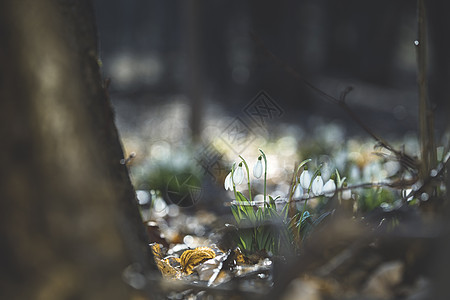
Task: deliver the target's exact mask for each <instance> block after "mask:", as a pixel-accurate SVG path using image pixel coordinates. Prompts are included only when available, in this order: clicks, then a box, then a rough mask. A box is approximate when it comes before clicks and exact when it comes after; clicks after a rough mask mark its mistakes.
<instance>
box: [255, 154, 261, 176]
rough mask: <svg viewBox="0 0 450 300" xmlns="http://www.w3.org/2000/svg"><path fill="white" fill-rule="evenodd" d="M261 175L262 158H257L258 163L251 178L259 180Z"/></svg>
mask: <svg viewBox="0 0 450 300" xmlns="http://www.w3.org/2000/svg"><path fill="white" fill-rule="evenodd" d="M262 174H263V164H262V157H261V156H260V157H258V161H257V162H256V164H255V166H254V167H253V176H255V178H261V176H262Z"/></svg>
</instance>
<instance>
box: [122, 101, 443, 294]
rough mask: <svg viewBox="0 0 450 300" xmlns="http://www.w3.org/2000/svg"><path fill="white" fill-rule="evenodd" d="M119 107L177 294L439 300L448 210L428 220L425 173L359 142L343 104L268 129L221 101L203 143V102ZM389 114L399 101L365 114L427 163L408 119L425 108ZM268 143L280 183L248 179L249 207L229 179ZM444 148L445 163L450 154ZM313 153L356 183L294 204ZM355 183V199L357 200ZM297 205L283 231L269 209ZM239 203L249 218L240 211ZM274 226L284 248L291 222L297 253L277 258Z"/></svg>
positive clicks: (243, 188) (147, 215)
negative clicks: (194, 107) (197, 122)
mask: <svg viewBox="0 0 450 300" xmlns="http://www.w3.org/2000/svg"><path fill="white" fill-rule="evenodd" d="M166 100H167V99H166ZM385 100H386V99H385ZM368 103H374V101H369V102H368ZM114 105H115V107H116V117H117V121H118V122H117V124H118V127H119V131H120V133H121V137H122V140H123V143H124V148H125V151H126V154H127V155H129V154H130V153H132V152H134V153H136V157H135V158H134V159H133V161H131V163H130V170H131V175H132V179H133V182H134V185H135V188H136V190H137V196H138V200H139V202H140V204H141V212H142V216H143V219H144V220H145V223H146V224H147V228H148V234H149V238H150V241H151V242H152V244H151V248H152V251H153V253H154V255H155V260H156V262H157V265H158V267H159V268H160V271H161V273H162V274H163V277H164V280H165V281H166V280H167V281H168V282H169V283H166V284H162V285H161V286H162V287H161V289H162V290H163V292H164V293H165V294H166V296H167V297H168V298H170V299H182V298H183V299H184V298H186V299H210V298H208V297H209V296H214V299H222V298H224V299H225V298H227V299H228V297H229V296H230V295H231V296H233V297H234V298H235V299H239V298H249V297H250V298H267V299H279V298H280V299H281V298H282V299H429V296H430V294H431V293H432V284H431V282H432V279H433V278H434V277H433V276H437V275H436V274H433V273H432V272H431V269H432V267H431V266H432V265H433V264H434V263H435V261H434V260H433V259H432V258H433V255H435V254H437V253H438V252H436V247H434V245H435V244H436V243H437V241H438V238H439V237H440V233H441V230H442V227H441V226H440V224H438V223H437V222H432V221H430V219H433V218H435V219H436V220H439V214H435V213H434V212H432V213H429V212H426V213H424V211H423V209H422V208H421V206H422V205H421V204H422V202H424V201H427V200H428V199H425V200H424V199H421V198H420V197H421V196H422V194H415V193H413V194H409V193H410V192H411V189H414V188H417V187H418V186H414V184H415V183H416V182H414V180H413V179H414V178H413V177H414V171H411V170H407V169H405V168H404V166H403V165H402V164H401V162H399V160H398V158H399V157H396V158H395V157H393V155H392V153H389V151H386V149H382V147H381V148H380V147H375V146H376V142H375V141H374V140H372V139H370V137H367V136H366V137H361V135H358V136H355V135H353V133H354V129H351V130H349V129H348V128H349V126H354V125H349V124H352V120H351V119H350V118H348V117H346V116H345V115H344V117H343V118H337V116H336V112H335V110H334V109H333V108H330V107H326V109H323V110H322V111H321V113H320V115H315V114H304V115H303V116H304V117H305V118H303V121H302V122H296V123H294V122H292V120H289V115H287V117H286V119H282V118H281V119H278V120H274V121H275V122H272V123H271V124H267V123H266V124H265V125H264V126H260V125H258V124H256V125H255V124H252V125H250V126H246V125H244V126H242V124H240V123H239V122H240V120H242V119H244V120H245V118H248V117H249V115H243V116H241V115H238V116H233V115H231V114H230V113H229V112H227V111H226V110H224V109H223V107H221V106H220V105H219V104H211V105H208V106H207V107H206V108H205V109H204V119H203V124H204V130H203V131H202V134H201V137H200V140H201V142H200V143H197V144H193V143H192V142H191V131H190V128H189V113H188V112H189V110H190V108H189V105H188V103H187V102H186V99H185V98H184V97H183V96H172V97H169V98H168V100H167V101H163V102H161V103H160V105H158V106H153V105H152V106H151V108H150V107H149V106H148V105H147V104H146V102H145V101H139V102H136V103H134V104H130V103H128V102H126V101H116V102H115V103H114ZM391 106H392V103H391ZM380 107H385V106H383V105H379V106H378V110H377V105H375V106H374V105H372V106H370V105H369V106H367V105H360V106H356V108H357V110H358V111H357V113H358V114H360V115H364V114H365V113H368V112H371V113H372V114H370V117H368V118H365V120H367V121H370V122H373V121H374V120H378V122H381V119H383V121H382V122H383V126H379V127H377V128H376V129H379V130H380V131H382V133H383V134H386V135H387V136H388V137H389V138H390V140H389V142H390V143H392V145H393V146H394V147H396V149H400V150H402V149H406V152H407V154H409V155H410V156H411V157H417V156H418V153H419V145H418V142H417V139H416V137H415V132H414V130H413V129H412V128H411V126H412V125H411V120H408V118H409V117H411V115H413V114H414V113H413V112H411V111H410V110H411V107H408V106H404V105H403V104H396V105H393V106H392V107H393V108H395V109H396V110H395V109H394V111H392V110H389V111H386V110H385V109H380ZM342 115H343V113H342ZM330 116H331V117H330ZM387 117H393V120H394V121H392V122H391V123H390V121H388V120H386V118H387ZM346 118H347V119H346ZM362 118H364V117H362ZM405 119H406V121H405V122H406V123H407V124H406V125H405V128H403V131H402V132H401V133H400V134H397V135H396V134H392V132H389V126H396V122H398V121H399V120H405ZM330 120H331V121H330ZM342 120H344V121H342ZM245 123H246V122H244V124H245ZM247 123H250V122H247ZM389 124H391V125H389ZM235 127H236V128H238V131H239V130H240V131H244V134H242V135H243V136H242V137H240V138H239V139H238V140H239V141H236V140H235V139H233V140H230V139H229V138H230V135H231V131H232V129H230V128H235ZM259 148H261V149H263V151H264V153H265V154H266V155H267V162H266V164H267V166H268V171H267V180H266V181H265V180H262V179H257V178H252V179H251V180H250V181H251V183H252V187H251V188H250V190H251V191H252V193H253V201H252V202H251V201H250V200H251V199H250V198H251V196H250V195H249V186H247V184H246V182H247V181H246V180H245V181H244V183H243V184H241V185H237V186H236V189H237V191H239V192H242V195H245V197H246V198H242V199H245V200H242V202H239V199H237V198H239V197H237V198H236V196H237V194H236V193H234V192H233V191H226V190H225V189H224V181H225V177H226V175H227V174H228V172H230V170H231V168H232V164H233V161H234V162H236V163H237V164H239V162H241V161H242V159H243V158H245V160H246V162H248V164H249V168H250V171H249V173H251V170H252V169H253V165H254V163H255V162H257V160H258V157H259V156H260V154H261V152H259V151H258V149H259ZM211 149H212V150H211ZM438 152H439V153H440V158H441V159H443V157H444V154H445V153H444V148H443V147H441V148H439V149H438ZM239 155H240V156H241V157H239ZM211 157H213V158H211ZM305 159H311V161H310V162H308V167H309V168H310V170H311V174H313V173H314V171H315V170H320V173H317V172H316V173H315V176H318V177H323V181H324V182H326V181H328V180H329V179H331V178H335V177H332V174H337V173H338V174H339V175H338V176H339V177H340V178H341V179H342V178H344V177H345V180H343V181H342V182H344V181H345V186H344V185H343V184H342V183H341V185H339V184H338V191H336V192H335V193H334V194H333V196H331V197H328V196H324V195H323V194H321V195H319V196H317V197H316V196H315V195H312V194H311V191H309V192H308V191H303V193H304V194H303V195H300V196H298V195H297V196H296V197H297V198H295V197H290V192H291V191H293V190H292V182H293V178H296V179H297V178H298V177H297V176H299V175H300V173H298V174H297V175H294V170H295V168H296V166H297V165H298V164H299V162H300V161H303V160H305ZM336 170H337V171H336ZM246 174H247V173H246ZM248 176H249V177H248V178H249V179H250V177H251V174H248ZM192 178H194V179H192ZM192 180H193V181H192ZM408 180H409V183H405V181H408ZM174 181H176V182H177V184H178V186H177V187H175V188H173V186H172V185H171V184H172V183H173V182H174ZM182 181H184V182H185V183H186V186H187V189H184V190H183V188H182V186H183V184H182V183H180V182H182ZM296 181H297V180H296ZM335 181H336V179H335ZM336 182H337V181H336ZM347 184H348V187H349V189H348V191H351V196H350V198H348V199H349V200H347V201H344V200H343V194H344V192H345V187H346V186H347ZM442 185H443V183H442V182H441V183H440V186H439V188H440V189H441V190H444V187H443V186H442ZM266 186H267V194H265V193H264V190H265V187H266ZM339 188H342V190H339ZM180 194H181V195H180ZM187 194H189V195H187ZM266 195H267V196H269V195H271V196H272V197H273V198H275V197H277V196H279V198H278V199H276V201H274V202H273V205H274V206H273V207H270V209H269V208H268V205H267V204H265V202H264V201H265V200H263V199H265V196H266ZM186 197H187V198H186ZM424 197H425V196H424ZM186 199H187V200H186ZM289 199H294V200H295V204H294V207H293V208H292V210H291V211H290V212H289V216H287V214H286V215H284V217H282V221H281V223H276V222H275V223H274V222H273V219H272V218H269V217H267V216H263V214H264V213H262V212H261V215H257V214H258V213H260V211H270V210H271V209H273V211H275V212H276V213H277V214H279V215H281V214H282V213H284V212H287V209H286V208H285V205H286V203H288V202H289ZM245 201H249V202H248V205H247V204H243V202H245ZM233 205H234V207H238V210H239V209H241V210H239V211H240V212H242V215H241V214H239V215H238V216H237V215H236V214H235V215H233V214H232V211H233ZM266 205H267V206H266ZM246 206H250V207H251V210H252V211H253V212H254V213H255V216H256V217H255V218H256V219H255V220H256V221H255V222H253V223H251V224H250V225H249V224H248V223H245V224H246V225H245V226H243V225H242V224H244V223H240V221H242V220H244V219H245V220H249V219H251V215H252V212H251V211H247V210H246ZM283 209H285V210H283ZM235 212H236V211H235ZM291 212H292V214H291ZM305 212H307V213H308V217H307V218H306V217H305V216H306V215H305V214H304V213H305ZM294 213H297V214H296V215H295V214H294ZM299 213H300V215H299ZM299 216H300V219H299ZM436 220H435V221H436ZM268 224H269V225H270V226H269V227H271V229H270V230H269V231H267V232H268V233H263V236H264V238H269V239H274V240H276V237H277V236H279V235H280V232H282V231H283V230H284V229H286V228H288V232H289V233H288V234H289V235H290V237H289V239H288V240H289V243H288V244H289V245H290V246H288V247H287V248H290V249H280V248H276V249H275V248H271V250H272V251H268V250H267V248H268V247H263V246H261V245H259V244H260V243H261V241H260V240H259V238H260V236H258V234H259V232H266V231H264V230H265V226H266V227H267V225H268ZM293 224H294V225H293ZM295 224H296V225H295ZM249 229H250V231H252V230H253V231H254V232H255V233H254V234H253V237H252V238H250V240H253V242H250V243H254V244H256V245H257V246H256V248H255V247H253V248H252V247H250V246H249V245H248V243H247V245H246V247H247V249H242V248H245V242H244V243H243V242H242V241H243V239H246V238H248V235H247V236H246V234H247V233H245V231H246V230H247V231H248V230H249ZM296 230H297V233H296ZM250 235H252V234H250ZM276 241H277V242H276V243H278V245H280V243H281V242H280V240H276ZM258 246H259V247H258ZM255 249H256V250H255ZM274 249H275V250H274Z"/></svg>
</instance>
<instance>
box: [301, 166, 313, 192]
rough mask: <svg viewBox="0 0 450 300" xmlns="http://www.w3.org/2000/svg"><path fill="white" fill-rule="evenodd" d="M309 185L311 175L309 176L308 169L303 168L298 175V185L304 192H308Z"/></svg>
mask: <svg viewBox="0 0 450 300" xmlns="http://www.w3.org/2000/svg"><path fill="white" fill-rule="evenodd" d="M310 184H311V174H309V171H308V168H307V167H306V166H305V168H304V169H303V172H302V174H300V185H301V186H302V188H303V189H304V190H308V189H309V185H310Z"/></svg>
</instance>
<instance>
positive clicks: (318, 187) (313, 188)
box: [296, 166, 336, 197]
mask: <svg viewBox="0 0 450 300" xmlns="http://www.w3.org/2000/svg"><path fill="white" fill-rule="evenodd" d="M311 181H312V182H311ZM299 191H310V192H311V194H312V195H313V196H321V195H324V196H325V197H333V195H334V193H335V191H336V183H335V182H334V180H333V179H332V178H330V179H329V180H328V181H327V182H326V183H325V184H324V183H323V178H322V176H321V173H320V172H319V173H318V174H317V176H315V177H314V178H312V176H311V173H310V172H309V170H308V168H307V167H306V166H305V168H304V169H303V172H302V174H300V179H299V185H298V186H297V190H296V193H297V195H298V194H299ZM300 193H301V192H300Z"/></svg>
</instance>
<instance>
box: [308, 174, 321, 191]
mask: <svg viewBox="0 0 450 300" xmlns="http://www.w3.org/2000/svg"><path fill="white" fill-rule="evenodd" d="M322 190H323V179H322V176H320V175H318V176H317V177H316V178H314V180H313V183H312V185H311V191H312V193H313V194H314V196H319V195H320V194H322Z"/></svg>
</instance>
